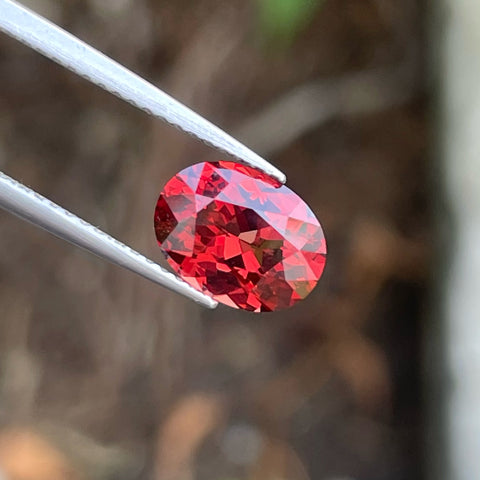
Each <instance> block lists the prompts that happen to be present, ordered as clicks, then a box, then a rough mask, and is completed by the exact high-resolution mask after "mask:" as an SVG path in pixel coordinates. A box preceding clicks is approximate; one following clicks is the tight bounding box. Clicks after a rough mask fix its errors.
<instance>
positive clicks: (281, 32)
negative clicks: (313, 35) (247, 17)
mask: <svg viewBox="0 0 480 480" xmlns="http://www.w3.org/2000/svg"><path fill="white" fill-rule="evenodd" d="M256 2H257V4H258V9H259V17H260V18H259V20H260V27H261V30H262V33H263V35H264V36H265V37H266V38H267V40H270V41H274V42H275V43H279V44H280V45H281V46H285V47H286V46H289V45H290V44H291V43H292V42H293V41H294V40H295V37H296V36H297V34H298V33H299V32H301V31H302V30H303V28H305V27H306V26H307V25H308V23H309V21H310V20H311V19H312V17H313V15H314V14H315V11H316V9H317V8H318V7H319V6H320V5H321V4H322V3H323V0H256Z"/></svg>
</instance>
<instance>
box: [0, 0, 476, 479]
mask: <svg viewBox="0 0 480 480" xmlns="http://www.w3.org/2000/svg"><path fill="white" fill-rule="evenodd" d="M23 3H25V4H28V5H29V6H30V7H31V8H32V9H34V10H35V11H37V12H39V13H41V14H43V15H44V16H46V17H47V18H49V19H51V20H53V21H54V22H56V23H58V24H60V25H61V26H63V27H64V28H66V29H67V30H68V31H70V32H72V33H74V34H75V35H77V36H79V37H80V38H81V39H83V40H85V41H87V42H89V43H91V44H92V45H94V46H95V47H97V48H99V49H100V50H102V51H104V52H105V53H107V54H108V55H109V56H111V57H113V58H115V59H116V60H118V61H119V62H121V63H123V64H125V65H126V66H128V67H129V68H131V69H133V70H134V71H136V72H139V73H140V74H141V75H143V76H144V77H146V78H147V79H149V80H150V81H152V82H153V83H155V84H156V85H158V86H160V87H161V88H163V89H165V90H166V91H167V92H169V93H170V94H172V95H173V96H175V97H176V98H178V99H179V100H181V101H182V102H184V103H186V104H187V105H189V106H190V107H192V108H193V109H195V110H196V111H198V112H199V113H201V114H202V115H204V116H205V117H207V118H208V119H210V120H212V121H213V122H214V123H216V124H218V125H220V126H221V127H222V128H224V129H225V130H227V131H228V132H230V133H232V134H233V135H234V136H236V137H238V138H239V139H241V140H242V141H244V142H245V143H246V144H247V145H249V146H250V147H252V148H253V149H254V150H256V151H257V152H258V153H260V154H261V155H263V156H265V157H267V158H268V159H269V160H271V161H272V162H273V163H274V164H276V165H277V166H279V167H280V168H281V169H282V170H283V171H284V172H285V173H286V175H287V178H288V185H289V186H290V187H291V188H292V189H293V190H295V191H296V192H298V193H299V194H300V195H301V196H302V197H303V198H304V199H305V200H306V202H307V203H308V204H309V205H310V206H311V207H312V209H313V210H314V212H315V213H316V214H317V216H318V218H319V219H320V221H321V222H322V224H323V227H324V230H325V232H326V236H327V241H328V245H329V256H328V261H327V268H326V271H325V274H324V276H323V277H322V279H321V281H320V283H319V285H318V287H317V289H316V290H315V291H314V292H313V293H312V294H311V295H310V296H309V297H308V299H306V300H305V301H304V302H302V303H301V304H298V305H297V306H296V307H294V308H292V309H290V310H287V311H282V312H280V313H276V314H264V315H258V314H248V313H245V312H239V311H235V310H232V309H229V308H227V307H224V306H220V307H219V308H218V309H217V310H216V311H206V310H204V309H202V308H201V307H199V306H197V305H195V304H193V303H191V302H189V301H187V300H184V299H183V298H181V297H179V296H178V295H175V294H173V293H171V292H169V291H166V290H164V289H161V288H159V287H157V286H155V285H153V284H150V283H149V282H147V281H146V280H143V279H141V278H137V277H136V276H134V275H133V274H130V273H129V272H127V271H123V270H121V269H119V268H117V267H114V266H111V265H109V264H106V263H105V262H103V261H101V260H99V259H97V258H94V257H93V256H91V255H89V254H86V253H84V252H82V251H80V250H78V249H76V248H74V247H72V246H70V245H67V244H66V243H63V242H62V241H60V240H58V239H55V238H53V237H52V236H50V235H48V234H46V233H45V232H43V231H40V230H38V229H36V228H34V227H32V226H30V225H28V224H26V223H24V222H22V221H20V220H18V219H17V218H14V217H12V216H11V215H9V214H7V213H5V212H0V478H1V479H2V480H47V479H48V480H63V479H73V480H81V479H83V480H123V479H125V480H134V479H138V480H140V479H142V480H143V479H154V480H404V479H405V480H407V479H408V480H417V479H418V480H420V479H425V478H427V476H428V475H427V473H428V471H430V467H429V464H430V463H436V461H435V460H433V461H432V462H431V460H429V459H431V458H432V452H434V455H433V457H435V456H437V457H441V456H442V452H443V450H441V448H442V444H444V443H445V442H442V441H438V443H436V442H435V441H434V442H433V444H432V445H434V448H432V449H429V447H428V444H429V440H428V439H429V438H430V437H434V439H435V438H442V434H441V431H442V428H441V426H440V427H439V426H438V424H437V421H436V420H435V418H437V417H436V416H435V415H436V413H435V411H436V410H434V409H430V401H429V399H430V397H431V396H432V395H433V394H432V392H434V391H435V388H436V385H437V383H436V382H435V379H433V380H432V379H431V375H430V370H429V369H430V367H429V365H430V363H429V360H428V359H429V358H435V355H437V354H435V350H436V347H435V345H437V346H438V345H441V337H442V335H441V332H440V333H439V331H440V330H441V329H440V327H437V324H438V325H439V324H440V321H439V320H438V318H437V319H436V320H434V319H433V315H432V314H431V313H430V314H429V311H430V312H431V310H432V309H431V308H430V305H431V304H432V303H434V306H435V309H437V307H438V311H439V312H440V311H441V309H442V306H441V305H442V304H441V302H432V301H431V300H432V298H433V299H435V298H437V296H436V295H437V294H435V291H438V289H436V287H435V283H434V282H433V281H432V279H433V278H436V275H435V272H434V271H433V269H432V268H431V267H432V263H433V262H432V258H433V256H434V254H436V253H438V252H437V251H436V250H435V249H436V248H437V247H436V246H435V245H436V244H437V243H436V238H437V237H438V234H439V227H438V225H437V224H438V223H440V224H441V225H445V223H442V222H436V221H435V218H436V212H440V216H441V215H442V214H441V207H439V208H440V210H439V208H437V207H438V206H439V204H440V198H441V196H440V193H439V188H438V184H439V182H440V180H439V178H440V177H439V176H440V170H441V169H440V168H439V165H440V163H439V162H438V158H437V160H436V161H435V162H432V158H433V157H434V153H433V152H435V150H436V147H434V145H435V143H436V142H435V138H436V137H437V136H438V132H439V131H440V129H441V128H443V127H442V126H441V125H435V122H431V121H430V120H429V118H430V114H429V111H431V107H430V105H431V102H430V99H431V98H432V93H433V91H434V89H432V88H431V87H430V86H429V85H430V80H429V76H430V74H429V73H428V72H429V71H431V70H432V69H431V64H432V63H434V62H433V61H432V60H431V59H432V58H435V56H436V55H435V52H429V53H428V54H427V51H428V50H427V49H426V48H425V45H426V44H427V41H426V38H427V28H425V27H424V25H427V23H428V24H429V22H427V21H426V19H427V15H426V13H425V5H424V2H423V1H422V0H402V1H401V2H399V1H397V0H229V1H221V0H195V1H194V0H175V1H167V0H69V1H68V2H60V1H58V0H29V1H28V2H23ZM453 3H455V2H453ZM458 3H463V4H465V3H468V2H458ZM442 11H443V10H442ZM0 14H1V12H0ZM467 18H468V15H467ZM477 31H480V30H477ZM442 35H443V33H442ZM439 50H441V48H440V49H439ZM457 52H458V51H457ZM454 53H455V52H454V51H453V50H452V55H453V54H454ZM453 56H454V57H455V55H453ZM473 58H474V57H473ZM459 61H460V60H459ZM470 65H471V63H470ZM476 78H478V77H476ZM473 86H474V84H473V83H472V84H471V85H470V87H472V88H474V87H473ZM463 87H468V85H467V86H466V85H463ZM477 88H478V87H477ZM463 90H465V88H463ZM463 90H462V91H463ZM467 90H468V88H467ZM466 103H468V102H466ZM439 104H441V102H439ZM440 109H441V108H440ZM432 125H433V126H434V127H435V128H431V126H432ZM432 131H433V135H432V134H430V132H432ZM452 148H453V147H452ZM472 152H474V150H473V151H472ZM452 155H453V154H452ZM219 158H222V155H221V154H220V153H219V152H216V151H214V150H213V149H211V148H209V147H208V146H205V145H203V144H201V143H200V142H198V141H196V140H195V139H193V138H190V137H188V136H186V135H185V134H182V133H181V132H179V131H177V130H176V129H174V128H171V127H169V126H167V125H165V124H163V123H162V122H160V121H157V120H153V119H152V118H150V117H149V116H147V115H146V114H144V113H142V112H140V111H138V110H136V109H135V108H133V107H131V106H130V105H128V104H125V103H123V102H122V101H120V100H118V99H117V98H115V97H113V96H112V95H109V94H107V93H105V92H103V91H102V90H100V89H99V88H96V87H94V86H92V85H90V84H89V83H87V82H86V81H84V80H82V79H80V78H78V77H76V76H75V75H73V74H72V73H70V72H68V71H67V70H65V69H63V68H62V67H59V66H57V65H56V64H53V63H52V62H51V61H49V60H46V59H44V58H43V57H41V56H40V55H38V54H36V53H35V52H33V51H31V50H29V49H28V48H26V47H24V46H23V45H20V44H19V43H18V42H16V41H14V40H12V39H10V38H8V37H6V36H5V35H0V168H1V169H2V170H4V171H5V172H6V173H7V174H8V175H11V176H13V177H14V178H16V179H18V180H20V181H22V182H24V183H26V184H27V185H30V186H32V187H33V188H35V189H36V190H38V191H39V192H41V193H42V194H43V195H45V196H47V197H49V198H51V199H53V200H54V201H55V202H57V203H59V204H60V205H63V206H65V207H66V208H68V209H70V210H72V211H73V212H75V213H76V214H78V215H80V216H81V217H83V218H85V219H87V220H88V221H90V222H91V223H93V224H95V225H98V226H100V227H101V228H102V229H104V230H106V231H108V232H109V233H111V234H112V235H113V236H114V237H117V238H119V239H122V240H123V241H124V242H125V243H127V244H129V245H131V246H132V247H134V248H136V249H138V250H140V251H141V252H143V253H145V254H146V255H147V256H149V257H150V258H152V259H155V260H157V261H160V262H162V261H163V260H162V255H161V253H160V250H159V248H158V246H157V244H156V241H155V237H154V233H153V208H154V204H155V202H156V199H157V197H158V194H159V192H160V190H161V188H162V187H163V185H164V183H165V182H166V181H167V180H168V179H169V178H170V177H171V176H173V175H174V174H175V173H176V172H178V171H179V170H180V169H182V168H184V167H186V166H188V165H191V164H192V163H196V162H200V161H207V160H217V159H219ZM457 160H458V159H457ZM458 184H459V185H463V184H462V182H461V181H459V183H458ZM452 185H453V186H452V189H454V188H455V184H452ZM442 218H443V217H442ZM440 228H441V226H440ZM450 251H451V246H450V250H449V252H450ZM444 252H445V250H443V251H442V253H441V255H442V257H441V258H442V268H443V264H444V263H445V261H446V260H447V258H446V256H445V253H444ZM477 285H478V284H477ZM438 296H440V295H438ZM440 317H441V315H440V316H439V318H440ZM430 323H433V324H434V325H435V327H434V331H435V335H433V336H432V337H430V333H429V332H431V330H430V329H431V326H430ZM467 331H468V329H467ZM467 336H468V335H467ZM424 339H425V341H426V343H427V344H428V351H427V353H426V354H424V353H425V349H424V348H423V346H422V345H424V343H425V342H424ZM436 339H438V341H437V340H436ZM431 346H432V348H431V349H430V347H431ZM430 350H432V351H433V353H432V354H430ZM439 356H440V357H441V354H440V355H439ZM425 358H426V359H427V360H425ZM439 370H440V369H439ZM429 385H430V386H429ZM432 404H434V405H435V407H436V408H438V409H439V410H441V409H442V408H443V407H442V406H441V405H442V397H441V395H440V394H439V396H438V397H435V398H434V401H433V402H432ZM439 405H440V406H439ZM432 412H433V413H432ZM429 418H433V421H429ZM438 418H440V417H438ZM432 425H433V427H434V428H431V426H432ZM429 432H430V433H429ZM479 438H480V437H479ZM435 445H436V446H435ZM479 448H480V446H479ZM429 452H430V453H429ZM474 452H475V450H473V451H472V453H474ZM478 452H480V450H479V451H478ZM439 472H440V473H438V474H437V475H436V476H432V477H431V478H432V479H433V478H435V480H439V479H442V478H447V477H446V476H442V473H441V472H443V470H439ZM470 473H471V475H470V477H468V476H464V477H462V476H461V475H459V476H453V477H452V478H462V479H463V478H465V479H466V478H470V479H474V478H477V477H476V475H475V472H473V473H472V472H471V471H470ZM477 473H478V472H477Z"/></svg>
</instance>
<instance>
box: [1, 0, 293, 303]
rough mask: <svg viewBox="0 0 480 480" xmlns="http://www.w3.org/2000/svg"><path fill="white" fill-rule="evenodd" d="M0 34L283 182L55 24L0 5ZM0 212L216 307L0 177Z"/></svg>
mask: <svg viewBox="0 0 480 480" xmlns="http://www.w3.org/2000/svg"><path fill="white" fill-rule="evenodd" d="M0 30H1V31H3V32H5V33H6V34H7V35H10V36H11V37H13V38H16V39H17V40H19V41H20V42H22V43H24V44H25V45H27V46H29V47H31V48H33V49H34V50H36V51H38V52H39V53H41V54H43V55H45V56H46V57H48V58H50V59H51V60H54V61H55V62H57V63H59V64H60V65H63V66H64V67H66V68H68V69H69V70H71V71H72V72H75V73H77V74H78V75H80V76H82V77H84V78H85V79H87V80H88V81H89V82H92V83H94V84H96V85H98V86H99V87H101V88H103V89H105V90H107V91H109V92H111V93H113V94H114V95H117V96H118V97H120V98H121V99H123V100H126V101H127V102H129V103H131V104H132V105H134V106H136V107H138V108H140V109H142V110H144V111H145V112H147V113H148V114H150V115H153V116H154V117H157V118H160V119H162V120H164V121H166V122H168V123H170V124H172V125H176V126H178V127H180V128H181V129H182V130H183V131H185V132H187V133H189V134H192V135H194V136H196V137H198V138H199V139H201V140H203V141H205V142H206V143H208V144H210V145H212V146H213V147H216V148H218V149H220V150H222V151H224V152H226V153H227V154H230V155H232V156H233V157H235V158H237V159H239V160H240V161H242V162H244V163H246V164H248V165H251V166H252V167H256V168H258V169H260V170H263V171H264V172H265V173H267V174H269V175H271V176H272V177H274V178H276V179H278V180H280V181H281V182H282V183H285V180H286V179H285V175H284V174H283V173H282V172H281V171H279V170H278V169H276V168H275V167H274V166H273V165H271V164H270V163H268V162H267V161H266V160H264V159H263V158H261V157H260V156H259V155H257V154H256V153H254V152H252V151H251V150H250V149H248V148H247V147H246V146H245V145H243V144H242V143H240V142H239V141H237V140H235V139H234V138H232V137H231V136H230V135H228V134H227V133H225V132H224V131H223V130H221V129H220V128H218V127H216V126H215V125H213V124H212V123H210V122H209V121H208V120H206V119H205V118H203V117H202V116H200V115H198V114H197V113H195V112H193V111H192V110H190V109H189V108H188V107H186V106H185V105H183V104H181V103H180V102H178V101H177V100H175V99H173V98H172V97H170V96H169V95H167V94H166V93H165V92H163V91H162V90H160V89H159V88H157V87H155V86H153V85H152V84H151V83H149V82H147V81H146V80H144V79H143V78H141V77H139V76H138V75H136V74H135V73H133V72H131V71H130V70H128V69H127V68H125V67H123V66H122V65H120V64H119V63H117V62H115V61H114V60H112V59H111V58H109V57H107V56H106V55H104V54H102V53H100V52H99V51H98V50H96V49H94V48H93V47H91V46H90V45H88V44H86V43H84V42H82V41H81V40H79V39H78V38H76V37H74V36H73V35H71V34H69V33H68V32H66V31H65V30H63V29H61V28H60V27H58V26H57V25H55V24H53V23H51V22H49V21H48V20H46V19H45V18H43V17H41V16H39V15H37V14H36V13H34V12H32V11H31V10H28V9H27V8H25V7H23V6H22V5H19V4H18V3H16V2H14V1H12V0H0ZM0 208H3V209H5V210H7V211H9V212H11V213H13V214H15V215H17V216H18V217H20V218H22V219H24V220H27V221H28V222H30V223H33V224H34V225H36V226H38V227H40V228H43V229H45V230H47V231H48V232H50V233H52V234H54V235H56V236H57V237H60V238H61V239H63V240H66V241H68V242H71V243H73V244H74V245H77V246H78V247H81V248H83V249H85V250H88V251H89V252H92V253H94V254H95V255H98V256H99V257H101V258H104V259H105V260H108V261H110V262H112V263H114V264H117V265H120V266H121V267H124V268H126V269H128V270H131V271H132V272H134V273H137V274H138V275H141V276H142V277H145V278H147V279H149V280H151V281H152V282H155V283H157V284H159V285H163V286H164V287H167V288H169V289H170V290H173V291H175V292H177V293H180V294H181V295H184V296H185V297H188V298H190V299H192V300H194V301H196V302H197V303H199V304H201V305H203V306H205V307H209V308H215V307H216V306H217V302H216V301H215V300H213V299H212V298H210V297H209V296H208V295H205V294H204V293H202V292H200V291H198V290H195V289H194V288H192V287H191V286H190V285H188V284H187V283H186V282H184V281H183V280H182V279H181V278H179V277H177V276H175V275H174V274H172V273H170V272H168V271H166V270H164V269H163V268H162V267H160V266H159V265H157V264H156V263H155V262H153V261H151V260H149V259H148V258H146V257H144V256H143V255H141V254H140V253H138V252H136V251H135V250H133V249H131V248H129V247H128V246H126V245H124V244H123V243H121V242H119V241H118V240H115V239H114V238H112V237H111V236H109V235H107V234H106V233H105V232H103V231H101V230H99V229H98V228H96V227H94V226H93V225H90V224H89V223H87V222H86V221H84V220H82V219H81V218H79V217H77V216H75V215H74V214H73V213H71V212H69V211H67V210H65V209H63V208H62V207H60V206H58V205H56V204H55V203H53V202H51V201H50V200H48V199H47V198H45V197H42V196H41V195H39V194H38V193H36V192H34V191H33V190H31V189H30V188H28V187H26V186H25V185H23V184H21V183H19V182H17V181H16V180H14V179H13V178H10V177H8V176H7V175H5V174H4V173H2V172H0Z"/></svg>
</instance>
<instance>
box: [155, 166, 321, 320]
mask: <svg viewBox="0 0 480 480" xmlns="http://www.w3.org/2000/svg"><path fill="white" fill-rule="evenodd" d="M154 225H155V234H156V237H157V240H158V243H159V245H160V247H161V248H162V250H163V251H164V252H165V254H166V255H167V260H168V263H169V264H170V265H171V266H172V267H173V269H174V270H176V271H177V272H178V273H179V275H180V276H181V277H182V278H183V279H184V280H185V281H187V282H188V283H190V284H191V285H193V286H194V287H196V288H198V289H201V290H206V291H207V292H209V293H210V295H211V296H212V297H213V298H215V299H216V300H218V301H219V302H222V303H224V304H226V305H229V306H231V307H235V308H242V309H245V310H250V311H254V312H266V311H273V310H280V309H283V308H287V307H290V306H292V305H293V304H294V303H296V302H297V301H299V300H302V299H303V298H305V297H306V296H307V295H308V294H309V293H310V292H311V291H312V290H313V288H314V287H315V285H316V284H317V282H318V280H319V278H320V276H321V275H322V272H323V269H324V267H325V261H326V253H327V249H326V243H325V237H324V235H323V231H322V228H321V226H320V224H319V222H318V220H317V219H316V217H315V215H314V214H313V213H312V211H311V210H310V208H309V207H308V206H307V204H306V203H305V202H304V201H303V200H302V199H301V198H300V197H299V196H298V195H296V194H295V193H294V192H292V191H291V190H290V189H289V188H288V187H286V186H285V185H281V184H280V183H278V182H277V181H276V180H274V179H272V178H271V177H269V176H268V175H266V174H264V173H262V172H260V171H258V170H256V169H254V168H251V167H248V166H245V165H242V164H239V163H234V162H226V161H220V162H215V163H199V164H196V165H193V166H191V167H188V168H186V169H185V170H182V171H181V172H180V173H178V174H177V175H175V177H173V178H172V179H171V180H169V182H168V183H167V184H166V185H165V188H164V189H163V191H162V193H161V194H160V197H159V199H158V202H157V205H156V208H155V219H154Z"/></svg>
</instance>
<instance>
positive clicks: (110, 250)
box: [0, 172, 217, 308]
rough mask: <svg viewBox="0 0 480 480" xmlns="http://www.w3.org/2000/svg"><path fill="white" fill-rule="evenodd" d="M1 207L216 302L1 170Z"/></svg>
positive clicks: (188, 294)
mask: <svg viewBox="0 0 480 480" xmlns="http://www.w3.org/2000/svg"><path fill="white" fill-rule="evenodd" d="M0 208H3V209H5V210H7V211H9V212H11V213H13V214H15V215H17V216H18V217H20V218H22V219H24V220H27V221H28V222H30V223H33V224H34V225H36V226H39V227H41V228H43V229H45V230H47V231H48V232H50V233H52V234H53V235H56V236H57V237H60V238H62V239H63V240H67V241H68V242H71V243H73V244H74V245H77V246H79V247H81V248H83V249H85V250H88V251H89V252H91V253H94V254H95V255H98V256H99V257H101V258H104V259H106V260H108V261H110V262H112V263H114V264H116V265H120V266H122V267H124V268H126V269H128V270H131V271H133V272H135V273H137V274H139V275H141V276H143V277H145V278H147V279H148V280H151V281H152V282H155V283H158V284H159V285H162V286H164V287H167V288H169V289H170V290H173V291H175V292H177V293H180V294H181V295H184V296H185V297H188V298H190V299H192V300H194V301H195V302H197V303H200V304H201V305H203V306H205V307H208V308H215V307H216V306H217V302H216V301H215V300H213V299H212V298H210V297H208V296H207V295H204V294H203V293H201V292H199V291H197V290H195V289H194V288H192V287H191V286H190V285H188V284H187V283H186V282H184V281H183V280H181V279H179V278H177V277H176V276H175V275H173V274H172V273H170V272H167V271H166V270H164V269H163V268H162V267H160V265H157V264H156V263H154V262H152V261H151V260H148V259H147V258H146V257H144V256H143V255H140V254H139V253H137V252H135V251H134V250H132V249H131V248H129V247H127V246H126V245H124V244H123V243H120V242H119V241H118V240H115V239H114V238H112V237H110V236H109V235H107V234H106V233H104V232H102V231H101V230H99V229H98V228H96V227H94V226H93V225H90V224H89V223H87V222H85V221H84V220H82V219H80V218H78V217H76V216H75V215H73V213H70V212H68V211H67V210H64V209H63V208H62V207H60V206H58V205H56V204H54V203H53V202H51V201H50V200H48V199H46V198H45V197H42V196H41V195H39V194H38V193H36V192H34V191H33V190H31V189H29V188H28V187H26V186H25V185H23V184H21V183H19V182H17V181H16V180H14V179H13V178H10V177H8V176H7V175H5V174H4V173H2V172H0Z"/></svg>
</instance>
